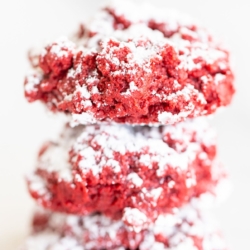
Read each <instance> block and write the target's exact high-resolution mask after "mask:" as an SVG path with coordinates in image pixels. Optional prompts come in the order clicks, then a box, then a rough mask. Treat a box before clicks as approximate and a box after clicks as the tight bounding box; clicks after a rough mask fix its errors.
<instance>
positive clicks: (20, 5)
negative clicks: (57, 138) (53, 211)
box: [0, 0, 250, 250]
mask: <svg viewBox="0 0 250 250" xmlns="http://www.w3.org/2000/svg"><path fill="white" fill-rule="evenodd" d="M102 2H103V1H102V0H91V1H87V0H37V1H34V0H9V1H4V0H1V1H0V112H1V113H0V114H1V115H0V119H1V121H0V126H1V127H0V249H1V250H9V249H16V248H17V247H18V245H20V244H21V242H22V241H23V240H24V237H25V236H26V235H27V234H28V231H29V218H30V216H31V211H32V207H33V201H32V200H31V199H30V198H29V196H28V194H27V190H26V186H25V182H24V178H23V177H24V174H25V172H27V171H28V170H30V169H32V167H33V165H34V161H35V156H36V151H37V149H38V147H39V145H40V144H41V142H42V141H43V140H44V139H48V138H50V137H51V136H52V135H53V134H55V133H57V131H58V129H59V127H60V126H59V125H58V124H57V122H56V121H55V120H54V119H53V118H52V117H48V114H47V113H46V112H45V111H44V109H43V108H42V107H41V106H40V105H39V104H33V105H29V104H27V103H26V101H25V99H24V97H23V78H24V75H25V73H27V72H28V70H29V67H28V63H27V60H26V53H27V50H28V49H29V48H30V47H32V46H36V45H41V44H42V42H46V41H47V40H51V39H54V38H57V37H58V36H61V35H68V34H71V33H72V32H73V31H75V30H76V28H77V24H78V23H79V22H80V21H82V20H86V19H87V18H88V17H89V16H90V15H91V14H92V13H93V12H94V10H95V9H96V8H97V6H98V4H100V3H102ZM152 2H154V3H155V4H158V5H165V6H169V7H175V8H178V9H180V10H182V11H184V12H187V13H190V14H191V15H193V16H194V17H197V18H198V19H200V20H201V21H202V22H203V23H204V24H205V25H206V26H208V27H209V28H210V29H211V30H212V31H213V32H214V33H215V34H217V36H219V37H220V38H222V39H223V40H224V41H225V42H226V44H227V45H228V46H229V47H230V48H231V51H232V54H233V62H234V67H235V71H236V77H237V81H236V86H237V90H238V92H237V95H236V96H235V98H234V101H233V103H232V105H231V107H230V108H228V109H225V110H223V112H220V113H219V114H217V115H216V117H215V120H214V122H213V124H214V125H215V126H216V128H217V129H218V132H219V147H220V157H221V158H222V160H223V162H224V163H225V165H226V166H227V167H228V169H229V171H230V173H231V179H232V182H233V185H234V191H233V193H232V195H231V197H230V199H229V200H228V201H227V202H226V203H225V204H223V205H222V207H221V208H219V209H217V211H216V214H217V218H218V219H219V220H220V222H221V227H222V228H223V230H224V234H225V236H226V239H227V241H228V243H229V245H230V246H231V248H232V249H237V250H241V249H250V248H249V246H250V243H249V242H250V235H249V233H250V215H249V214H250V202H249V199H250V194H249V191H250V178H249V177H250V176H249V175H250V160H249V156H250V133H249V130H250V119H249V118H250V100H249V99H250V98H249V96H250V95H249V91H250V79H249V78H250V77H249V74H250V63H249V58H250V51H249V48H250V27H249V24H250V6H249V4H250V3H249V4H248V2H249V1H247V0H238V1H232V0H210V1H201V0H188V1H187V0H174V1H168V0H164V1H163V0H162V1H160V0H158V1H157V0H154V1H153V0H152ZM34 250H35V249H34ZM187 250H188V249H187Z"/></svg>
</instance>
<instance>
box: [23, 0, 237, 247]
mask: <svg viewBox="0 0 250 250" xmlns="http://www.w3.org/2000/svg"><path fill="white" fill-rule="evenodd" d="M37 59H38V60H37ZM31 63H32V66H33V68H34V73H33V74H32V75H29V76H27V77H26V80H25V96H26V98H27V100H28V101H30V102H33V101H36V100H39V101H41V102H42V103H44V104H45V105H46V106H47V107H48V108H49V109H50V110H51V111H52V112H61V113H65V115H66V116H67V117H69V122H68V123H67V124H66V125H65V126H64V129H63V131H62V133H61V135H60V136H59V137H58V139H57V140H56V141H50V142H47V143H45V144H44V145H43V146H42V148H41V150H40V152H39V155H38V161H37V165H36V169H35V170H34V172H33V173H31V174H30V175H29V176H28V177H27V183H28V188H29V192H30V194H31V196H32V197H33V198H34V199H35V200H36V201H37V203H38V204H39V205H40V208H37V211H36V212H35V214H34V217H33V230H32V234H31V236H30V237H29V238H28V239H27V241H26V242H25V244H24V245H23V246H22V248H21V249H23V250H92V249H93V250H98V249H99V250H103V249H106V250H108V249H112V250H115V249H117V250H118V249H119V250H127V249H131V250H137V249H139V250H152V249H155V250H161V249H169V250H177V249H178V250H182V249H183V250H226V249H227V248H226V246H225V244H224V242H223V239H222V237H221V235H220V232H219V231H218V229H217V228H216V227H215V226H214V224H213V223H212V221H211V218H208V216H207V215H206V213H205V212H204V211H203V210H204V207H205V204H206V203H207V201H208V200H211V199H212V200H213V199H215V197H216V196H217V192H218V189H219V188H220V187H221V186H222V183H223V182H224V181H225V180H226V177H227V174H226V172H225V170H224V169H223V167H222V165H221V164H220V162H219V161H218V159H217V157H216V151H217V148H216V139H215V137H216V135H215V132H214V130H213V129H211V128H210V126H209V125H208V124H207V121H206V120H207V118H206V116H207V115H210V114H213V113H214V112H215V111H216V110H217V109H218V108H220V107H221V106H227V105H228V104H229V103H230V101H231V98H232V96H233V94H234V87H233V80H234V76H233V73H232V71H231V68H230V64H229V53H228V52H227V50H225V49H224V48H223V47H222V46H221V44H219V43H218V42H216V41H215V40H214V38H213V37H212V36H211V35H210V34H209V33H208V32H207V30H206V29H204V28H203V27H201V26H200V25H199V24H197V22H196V21H194V20H192V19H190V18H189V17H187V16H185V15H183V14H180V13H177V12H174V11H170V10H168V9H157V8H156V7H154V6H150V5H147V4H144V5H136V4H134V3H132V2H129V1H118V0H116V1H112V2H110V4H108V5H106V6H105V7H103V8H102V9H101V10H100V11H99V12H98V13H97V14H96V15H95V16H94V18H93V19H92V20H91V21H90V22H89V23H88V24H85V25H81V26H80V28H79V31H78V33H77V34H76V35H75V36H74V37H72V38H71V39H70V40H69V39H67V38H60V39H58V40H57V41H55V42H52V43H50V44H48V45H47V46H46V47H45V48H44V49H43V50H42V51H41V53H40V54H38V55H33V56H32V57H31Z"/></svg>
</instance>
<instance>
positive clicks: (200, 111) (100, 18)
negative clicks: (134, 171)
mask: <svg viewBox="0 0 250 250" xmlns="http://www.w3.org/2000/svg"><path fill="white" fill-rule="evenodd" d="M33 59H39V60H38V61H39V62H38V63H36V62H35V60H32V62H33V66H34V73H33V74H31V75H29V76H27V77H26V80H25V96H26V98H27V99H28V100H29V101H31V102H32V101H35V100H40V101H42V102H43V103H45V104H46V105H47V106H48V108H49V109H51V110H52V111H60V112H65V113H67V114H71V115H72V120H73V122H74V123H75V124H79V123H80V124H88V123H98V122H102V121H113V122H118V123H128V124H141V125H144V124H147V125H160V124H162V125H163V124H165V125H167V124H174V123H177V122H180V121H183V120H185V119H186V118H193V117H197V116H203V115H208V114H211V113H214V112H215V111H216V110H217V108H219V107H220V106H226V105H228V104H229V103H230V101H231V98H232V95H233V93H234V87H233V80H234V76H233V73H232V70H231V67H230V63H229V53H228V52H227V50H225V49H224V48H223V47H222V46H221V45H220V44H219V43H217V42H216V41H215V40H214V39H213V37H212V36H211V35H210V34H209V33H208V32H207V31H206V29H204V28H203V27H201V26H200V25H199V24H197V22H196V21H194V20H192V19H190V18H188V17H186V16H185V15H183V14H180V13H177V12H175V11H170V10H168V9H159V8H156V7H154V6H150V5H147V4H142V5H138V4H135V3H132V2H129V1H118V0H116V1H112V2H111V3H110V4H109V5H107V6H105V7H104V8H103V9H101V10H100V11H98V12H97V13H96V15H95V16H94V18H93V19H92V20H91V21H90V22H89V23H87V24H84V25H81V27H80V29H79V32H78V34H77V36H75V37H74V38H72V39H68V38H60V39H58V40H56V41H54V42H51V43H49V44H48V45H47V46H46V47H45V48H44V49H43V50H42V52H41V53H40V54H38V55H36V56H34V57H33Z"/></svg>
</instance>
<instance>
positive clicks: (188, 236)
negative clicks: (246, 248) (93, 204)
mask: <svg viewBox="0 0 250 250" xmlns="http://www.w3.org/2000/svg"><path fill="white" fill-rule="evenodd" d="M196 205H197V200H193V201H192V202H191V203H190V204H188V205H186V206H184V207H182V208H181V209H179V210H177V211H176V213H175V214H167V215H160V216H159V217H158V219H157V220H156V221H155V223H154V224H153V225H151V226H150V227H148V228H147V229H145V230H143V231H141V232H140V233H135V232H132V231H130V230H129V228H127V227H126V225H124V224H123V223H122V222H121V221H115V220H111V219H110V218H108V217H106V216H104V215H100V214H93V215H89V216H84V217H78V216H73V215H65V214H59V213H51V212H46V211H38V212H37V213H36V214H35V216H34V220H33V235H32V236H30V237H29V238H28V240H27V241H26V244H25V245H24V246H23V248H21V250H34V249H37V248H36V246H40V248H39V250H57V249H58V250H59V249H60V250H109V249H110V250H114V249H116V250H118V249H119V250H125V249H127V250H128V249H129V250H130V249H131V250H136V249H138V250H164V249H166V250H177V249H178V250H226V249H227V248H226V246H225V243H224V241H223V239H222V237H221V235H220V233H219V231H218V230H217V228H216V227H215V225H214V222H213V221H212V220H211V218H210V217H208V216H207V215H205V214H204V213H201V212H200V211H199V209H197V207H196Z"/></svg>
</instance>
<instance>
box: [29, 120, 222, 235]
mask: <svg viewBox="0 0 250 250" xmlns="http://www.w3.org/2000/svg"><path fill="white" fill-rule="evenodd" d="M215 143H216V140H215V134H214V131H213V130H212V129H210V128H209V127H208V125H207V123H206V122H205V120H203V119H201V118H200V119H196V120H195V121H186V122H183V123H179V124H177V125H172V126H160V127H141V126H139V127H131V126H125V125H123V126H121V125H102V126H99V125H89V126H86V127H84V126H82V127H81V126H79V127H76V128H73V129H72V128H70V127H67V128H66V130H65V132H64V133H63V135H62V137H61V138H60V139H59V140H58V141H57V142H49V143H47V144H45V146H44V147H43V148H42V149H41V152H40V154H39V159H38V163H37V168H36V170H35V172H34V173H33V174H31V175H30V176H29V177H28V186H29V191H30V193H31V195H32V196H33V198H35V199H36V200H37V201H38V203H39V204H41V205H42V206H44V207H46V208H49V209H51V210H53V211H60V212H67V213H72V214H89V213H92V212H102V213H104V214H105V215H108V216H110V217H112V218H114V219H118V218H120V219H121V218H122V220H123V221H124V222H125V223H126V224H127V225H128V226H130V227H131V229H133V230H135V231H140V230H141V229H142V228H146V227H147V226H148V224H149V223H151V222H152V221H154V220H155V219H156V218H157V217H158V215H159V214H161V213H166V212H171V211H172V209H174V208H176V207H180V206H182V205H183V204H184V203H186V202H188V201H189V200H190V198H192V197H199V196H200V195H201V194H203V193H204V192H207V191H209V192H212V193H213V192H214V191H215V188H216V186H217V184H218V182H219V181H220V180H221V179H223V178H224V177H225V172H224V170H223V169H221V166H220V165H219V164H218V163H217V161H216V159H215V157H216V145H215ZM131 214H136V218H137V221H130V219H129V218H130V216H131Z"/></svg>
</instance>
